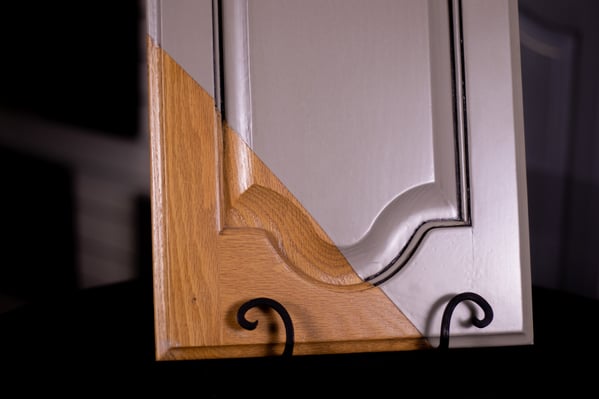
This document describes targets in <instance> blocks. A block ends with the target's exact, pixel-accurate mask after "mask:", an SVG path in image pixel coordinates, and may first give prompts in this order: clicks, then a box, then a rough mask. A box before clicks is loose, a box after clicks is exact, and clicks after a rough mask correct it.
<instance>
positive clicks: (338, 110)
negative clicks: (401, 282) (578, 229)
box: [220, 0, 468, 281]
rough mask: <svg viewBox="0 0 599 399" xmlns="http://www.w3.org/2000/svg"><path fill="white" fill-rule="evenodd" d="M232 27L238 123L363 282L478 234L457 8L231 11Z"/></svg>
mask: <svg viewBox="0 0 599 399" xmlns="http://www.w3.org/2000/svg"><path fill="white" fill-rule="evenodd" d="M220 23H221V25H222V26H221V31H222V38H221V40H222V41H221V45H222V49H223V50H222V60H221V62H222V76H221V79H222V87H223V103H224V114H225V119H226V120H227V122H228V123H229V124H230V125H231V126H232V127H233V129H234V130H235V131H236V132H238V133H239V134H240V135H241V136H242V138H243V139H244V140H245V142H246V143H247V144H248V145H249V146H250V147H251V148H252V149H253V150H254V152H255V153H256V154H257V155H258V156H259V157H260V158H261V159H262V160H263V161H264V162H265V163H266V165H267V166H268V167H269V168H270V169H271V170H272V171H273V173H275V174H276V176H277V177H278V178H279V179H280V180H281V181H282V182H283V183H284V184H285V185H286V187H287V188H288V189H289V190H290V191H291V193H293V194H294V195H295V196H296V197H297V199H298V200H299V201H300V202H301V204H302V205H303V206H304V207H305V208H306V209H307V210H308V212H310V213H311V215H312V216H313V217H314V218H315V220H316V221H317V222H318V223H319V224H320V226H321V227H322V228H323V229H324V231H325V232H326V233H327V234H328V235H329V236H330V238H331V240H332V241H333V242H334V243H335V244H336V245H337V246H338V247H339V248H340V249H341V251H342V253H343V254H344V255H345V256H346V258H347V259H348V261H349V263H350V264H351V265H352V267H353V268H354V269H355V270H356V271H357V273H358V274H359V275H360V276H361V277H362V278H364V279H366V280H371V281H372V280H375V281H376V279H381V278H385V277H384V275H391V274H393V273H394V271H396V270H398V269H399V268H400V267H402V266H403V265H404V264H405V263H407V262H408V261H409V258H410V256H411V254H412V253H413V252H414V251H415V249H416V247H417V245H418V243H419V242H420V239H421V238H422V236H423V235H424V234H425V233H426V231H428V230H429V229H430V228H432V227H438V226H445V225H459V224H465V223H467V222H468V214H467V212H468V205H467V204H466V199H467V197H466V195H465V192H466V188H467V184H468V182H467V181H466V180H465V175H466V173H465V170H464V169H465V165H464V162H463V161H462V160H463V157H464V156H465V154H464V135H463V129H462V127H461V125H460V121H461V118H460V117H459V111H460V110H459V107H458V105H459V104H457V103H456V101H455V93H456V92H457V90H458V89H459V87H456V85H457V83H456V82H459V79H460V76H461V75H460V73H459V67H460V63H459V51H458V49H456V48H455V47H456V46H454V45H453V43H454V37H453V35H454V32H455V29H454V22H453V16H452V11H451V9H450V7H449V6H448V3H447V2H445V1H422V0H403V1H397V0H368V1H365V0H328V1H322V0H301V1H300V0H252V1H246V0H229V1H223V2H222V7H221V20H220ZM458 47H459V46H458Z"/></svg>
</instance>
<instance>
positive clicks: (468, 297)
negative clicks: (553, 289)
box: [237, 292, 493, 356]
mask: <svg viewBox="0 0 599 399" xmlns="http://www.w3.org/2000/svg"><path fill="white" fill-rule="evenodd" d="M463 301H472V302H474V303H476V304H477V305H478V306H480V308H481V309H482V310H483V312H484V317H483V318H482V319H479V318H477V317H476V315H475V314H473V315H472V318H471V320H470V321H471V323H472V325H474V326H475V327H478V328H484V327H486V326H488V325H489V324H491V322H492V321H493V308H492V307H491V305H490V304H489V302H487V301H486V300H485V299H484V298H483V297H481V296H480V295H478V294H476V293H474V292H463V293H461V294H457V295H455V296H454V297H453V298H451V300H450V301H449V302H448V303H447V305H446V306H445V310H444V311H443V318H442V319H441V338H440V341H439V346H438V347H437V349H440V350H446V349H448V348H449V327H450V325H451V316H452V315H453V311H454V309H455V308H456V306H457V305H458V304H460V303H461V302H463ZM255 307H268V308H272V309H274V310H275V311H276V312H277V313H278V314H279V316H281V319H283V324H284V326H285V334H286V336H285V339H286V341H285V349H284V351H283V355H282V356H291V355H292V354H293V345H294V330H293V321H292V320H291V316H290V315H289V312H287V310H286V309H285V307H284V306H283V305H282V304H281V303H279V302H277V301H276V300H274V299H271V298H265V297H261V298H255V299H251V300H249V301H247V302H245V303H244V304H243V305H241V306H240V307H239V310H238V311H237V322H238V323H239V325H240V326H241V327H243V328H245V329H246V330H254V329H255V328H256V326H257V325H258V321H257V320H255V321H249V320H247V319H246V318H245V315H246V313H247V311H248V310H250V309H252V308H255Z"/></svg>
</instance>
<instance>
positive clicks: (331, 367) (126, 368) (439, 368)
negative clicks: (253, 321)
mask: <svg viewBox="0 0 599 399" xmlns="http://www.w3.org/2000/svg"><path fill="white" fill-rule="evenodd" d="M152 306H153V302H152V285H151V281H144V280H133V281H128V282H124V283H119V284H114V285H108V286H102V287H96V288H91V289H87V290H80V291H77V292H73V293H72V294H70V295H63V296H62V297H60V298H52V299H48V300H46V301H38V302H33V303H29V304H26V305H24V306H21V307H19V308H17V309H15V310H12V311H9V312H5V313H3V314H0V366H1V370H2V371H0V382H1V383H2V385H0V386H7V385H8V384H14V385H15V386H17V387H18V388H19V389H20V390H22V391H23V392H26V391H28V390H36V391H39V390H42V391H47V392H53V391H58V392H68V391H72V392H74V393H81V394H82V396H87V393H97V392H99V391H104V392H114V393H118V392H122V391H123V390H128V391H130V392H133V393H142V392H147V391H148V389H151V392H152V393H158V392H160V390H164V392H166V393H169V396H170V395H171V394H174V393H175V392H176V391H179V390H181V389H182V391H181V392H186V393H187V392H190V393H191V394H192V396H193V397H239V395H248V394H249V395H250V396H252V397H253V396H256V395H257V396H262V397H263V396H272V397H286V396H291V397H301V396H304V397H320V395H319V394H324V393H327V396H328V394H332V395H334V396H335V397H340V396H348V395H349V396H352V395H358V394H359V393H362V392H364V393H366V394H368V397H370V396H372V395H370V394H375V393H376V394H377V396H379V393H380V395H384V396H393V397H405V396H407V395H408V394H409V396H414V395H415V394H418V392H424V393H431V394H433V393H434V394H435V395H439V394H451V395H452V396H454V395H458V396H460V397H489V396H495V395H494V394H501V395H502V397H506V396H505V395H506V394H507V395H508V397H509V396H512V395H511V394H513V396H519V393H522V392H530V393H564V394H566V395H567V397H599V366H598V363H599V350H598V349H599V344H598V341H599V303H598V301H596V300H591V299H588V298H584V297H579V296H576V295H572V294H567V293H563V292H560V291H555V290H549V289H544V288H539V287H533V317H534V333H535V343H534V345H526V346H514V347H492V348H468V349H449V350H446V351H441V350H437V349H432V350H428V351H413V352H412V351H411V352H382V353H357V354H347V355H345V354H344V355H318V356H293V357H290V358H282V357H272V358H256V359H223V360H220V359H219V360H194V361H169V362H164V361H162V362H157V361H155V360H154V321H153V308H152ZM396 388H397V389H398V390H397V391H393V389H396ZM404 388H405V389H407V391H404V390H403V389H404ZM268 393H271V394H273V395H267V394H268ZM19 396H22V395H19ZM23 396H24V395H23ZM425 396H426V397H428V395H425Z"/></svg>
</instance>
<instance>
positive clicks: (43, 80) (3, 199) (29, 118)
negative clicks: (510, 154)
mask: <svg viewBox="0 0 599 399" xmlns="http://www.w3.org/2000/svg"><path fill="white" fill-rule="evenodd" d="M520 10H521V15H522V18H523V19H522V20H521V21H522V25H521V27H522V31H523V32H524V30H526V32H524V33H525V34H526V37H527V39H526V40H525V41H523V45H522V66H523V70H522V76H523V98H524V111H525V127H526V149H527V167H528V170H527V174H528V186H529V214H530V215H529V216H530V233H531V236H530V238H531V261H532V275H533V301H534V302H533V304H534V309H533V310H534V317H535V320H534V321H535V345H534V346H532V347H516V348H510V347H507V348H478V349H463V350H451V351H449V352H440V351H430V352H423V353H420V352H418V353H366V354H353V355H336V356H306V357H301V358H299V357H298V358H292V359H278V358H277V359H237V360H223V361H221V360H218V361H188V362H166V363H164V362H158V363H157V362H155V361H154V353H153V350H154V347H153V328H154V326H153V309H152V281H151V268H152V265H151V237H150V234H151V230H150V228H151V226H150V206H149V152H148V142H147V137H148V131H147V130H148V128H147V111H146V105H147V85H146V76H145V74H146V70H145V23H146V22H145V6H144V3H143V2H142V1H128V2H127V1H125V2H116V1H109V2H38V3H35V4H30V3H27V2H16V1H14V2H7V3H6V4H5V5H4V6H3V7H2V12H1V13H0V18H1V19H2V23H0V37H2V38H4V40H3V46H2V58H1V62H0V181H1V182H2V187H3V190H2V195H0V209H2V210H3V211H4V215H3V218H2V226H3V228H2V229H1V233H0V234H1V236H0V243H1V244H0V245H1V247H0V248H1V249H2V261H1V262H0V365H1V366H3V368H4V369H5V370H11V371H14V374H10V373H9V374H6V371H5V372H4V374H0V378H2V376H4V377H5V381H3V382H7V383H8V382H10V381H12V382H14V381H19V379H18V378H17V379H14V380H13V377H12V375H14V376H20V377H24V378H25V379H27V381H29V382H30V383H29V384H21V385H20V386H21V389H30V388H33V389H36V388H40V387H39V386H36V385H35V384H31V383H32V382H33V381H34V380H36V379H37V378H39V377H44V376H49V375H54V374H53V373H58V374H59V377H58V378H53V379H52V384H51V385H48V386H47V387H48V388H50V387H52V388H58V389H60V390H67V389H71V388H73V386H74V385H72V383H73V381H71V380H70V379H71V378H75V376H76V379H77V381H84V382H88V383H90V384H91V385H88V389H92V388H93V389H106V388H108V390H109V391H113V390H114V391H116V390H117V387H120V388H122V387H123V385H122V384H125V386H128V387H132V388H134V390H137V389H140V390H143V389H144V387H146V388H147V387H148V386H153V387H157V388H158V387H164V388H165V389H172V388H173V387H175V386H179V387H184V388H189V389H191V390H193V389H195V390H196V393H197V394H198V396H202V395H203V396H211V397H215V396H220V395H223V396H227V394H228V393H233V392H235V393H243V392H245V390H246V389H249V387H250V386H251V387H253V392H256V390H257V391H259V392H263V391H262V390H264V392H263V393H266V391H268V392H277V393H278V394H281V395H285V394H290V393H296V394H299V393H303V392H306V393H313V392H315V391H316V389H318V391H316V392H325V391H327V392H334V393H337V394H339V393H342V392H343V393H344V392H347V393H356V392H357V391H355V389H356V386H357V387H359V388H363V389H365V392H373V391H378V390H382V389H385V391H387V387H389V386H405V387H407V388H410V387H411V386H414V385H417V386H418V389H424V390H428V389H434V390H437V391H439V390H445V391H447V392H452V393H459V394H460V395H462V396H478V395H482V396H485V395H484V394H483V393H484V392H485V391H487V390H489V391H491V392H497V391H505V392H514V393H517V392H519V391H520V390H522V389H525V390H528V389H530V390H531V391H534V392H539V390H544V389H547V391H551V390H552V389H554V388H564V387H565V386H567V387H568V389H570V390H571V392H573V391H580V392H584V391H586V390H588V389H593V390H596V383H595V382H594V381H593V378H596V373H597V371H598V370H597V367H596V366H595V364H596V357H597V354H598V351H597V342H596V341H597V333H598V332H599V329H598V327H597V323H598V316H599V314H598V312H597V310H598V307H597V300H598V299H599V266H598V264H597V257H596V254H595V250H596V248H597V247H598V246H599V245H598V244H599V240H598V237H599V235H598V234H597V233H596V231H595V226H597V225H598V223H597V222H599V211H598V210H597V206H596V204H597V203H599V202H598V201H597V200H598V199H599V161H598V160H597V159H596V158H597V157H596V156H595V154H597V153H598V151H599V140H598V138H599V119H598V118H597V115H598V114H599V113H598V112H597V111H598V110H599V108H598V107H599V96H598V94H599V81H598V79H597V71H599V55H598V54H599V52H598V51H597V49H598V48H599V28H597V25H596V21H597V20H598V17H599V3H598V2H594V1H591V0H587V1H585V0H577V1H567V2H566V1H554V0H550V1H538V0H537V1H534V0H521V1H520ZM523 36H524V35H523ZM548 49H549V50H548ZM582 359H587V360H588V361H589V362H590V363H582ZM584 364H587V365H584ZM337 373H341V374H342V378H341V380H338V379H337V378H339V377H335V376H336V375H337ZM8 375H11V377H10V378H9V377H7V376H8ZM418 378H420V379H422V380H423V381H431V382H435V384H432V385H429V384H428V383H427V384H425V385H424V386H423V385H421V384H420V383H418V384H417V383H416V381H419V380H417V379H418ZM221 380H222V381H224V382H220V381H221ZM273 380H274V381H278V382H279V383H280V384H282V387H279V388H277V389H275V388H274V387H275V386H276V385H277V384H275V385H272V381H273ZM316 382H319V384H320V385H316ZM246 384H247V385H246ZM280 384H279V385H280ZM515 384H520V385H519V388H516V385H515ZM349 387H351V389H350V388H349ZM120 388H119V389H120ZM171 393H172V391H171ZM470 394H472V395H470Z"/></svg>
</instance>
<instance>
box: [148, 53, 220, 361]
mask: <svg viewBox="0 0 599 399" xmlns="http://www.w3.org/2000/svg"><path fill="white" fill-rule="evenodd" d="M148 59H149V63H150V75H151V76H150V77H149V82H150V83H151V85H150V87H149V88H150V99H149V100H150V104H151V105H150V108H151V110H152V111H151V115H152V117H151V120H152V125H151V128H152V132H151V137H152V138H151V145H152V147H151V154H152V157H151V159H152V162H153V165H152V183H153V185H152V197H153V202H152V206H153V209H152V213H153V215H154V216H153V223H154V225H155V226H154V233H155V235H154V237H153V245H154V247H155V248H156V250H155V251H154V256H155V259H154V264H155V270H154V286H155V302H156V324H157V332H158V335H157V343H156V345H157V356H158V357H159V358H160V357H162V356H164V355H165V353H166V352H167V351H168V350H169V349H170V348H174V347H181V346H182V347H189V346H200V347H202V346H211V345H217V344H219V343H220V333H221V330H222V326H221V325H222V322H221V320H218V318H216V317H214V316H213V315H217V314H219V313H220V311H219V299H218V262H217V256H216V255H217V254H216V244H217V238H218V228H217V225H218V223H217V219H216V217H217V215H218V212H217V210H218V209H217V192H218V187H217V182H218V176H217V170H218V165H217V162H218V156H217V151H218V150H217V149H218V146H217V139H218V138H217V137H216V136H217V134H216V132H217V129H216V127H215V124H214V121H215V119H216V118H215V111H214V107H212V108H211V107H208V106H206V104H210V103H211V102H213V101H212V98H211V97H210V96H209V95H208V94H207V93H206V92H205V91H203V90H199V86H198V85H197V84H196V83H195V82H194V81H193V80H192V79H191V78H190V77H189V76H187V75H186V74H185V73H184V72H183V71H182V69H181V68H180V66H179V65H178V64H177V63H176V62H175V61H173V60H172V59H171V58H170V57H169V56H167V55H166V54H165V53H164V52H163V51H162V50H161V49H160V48H158V47H156V46H155V45H154V44H153V43H149V46H148ZM156 114H158V116H156Z"/></svg>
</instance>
